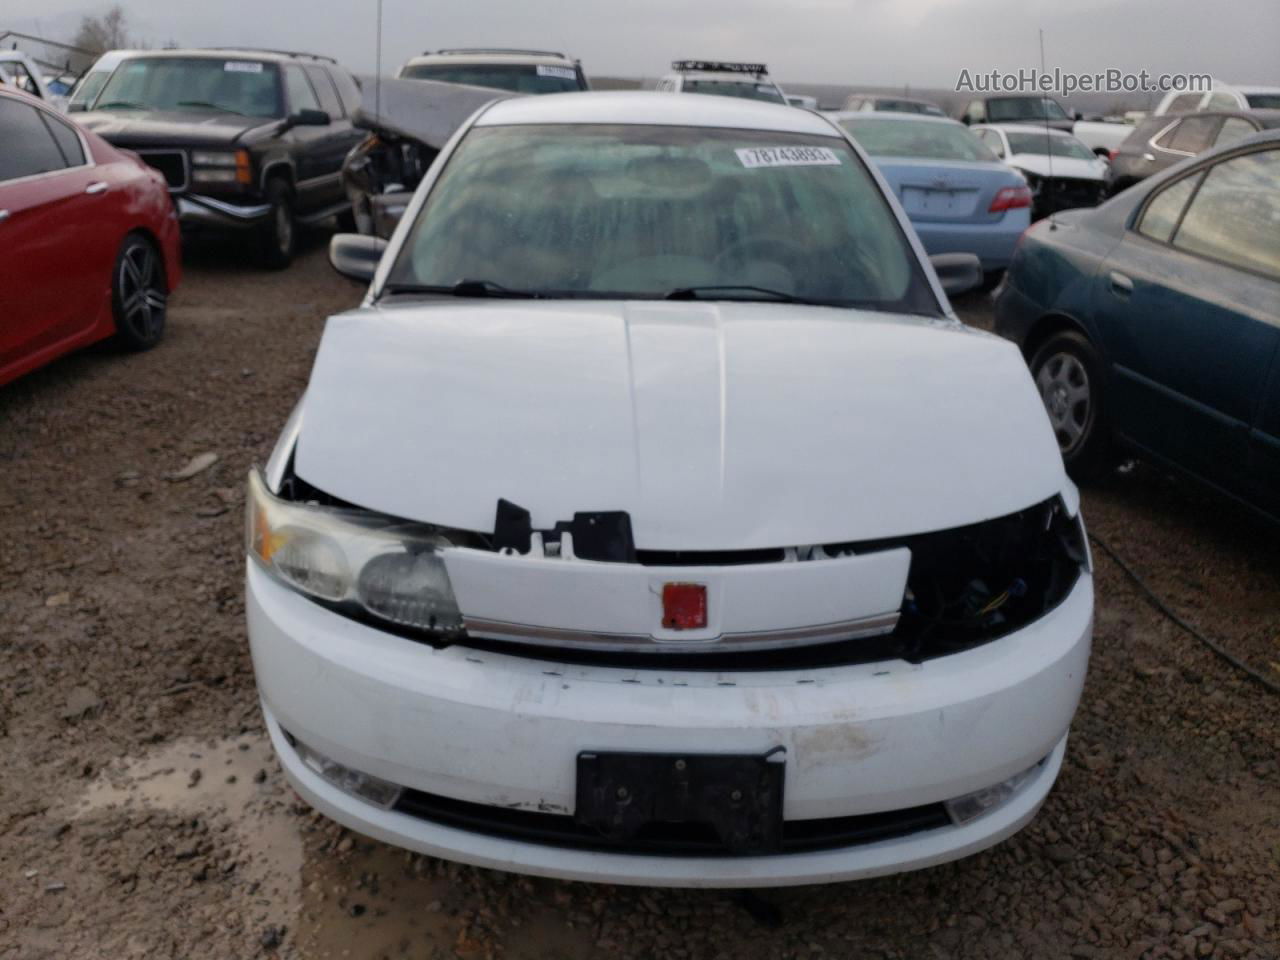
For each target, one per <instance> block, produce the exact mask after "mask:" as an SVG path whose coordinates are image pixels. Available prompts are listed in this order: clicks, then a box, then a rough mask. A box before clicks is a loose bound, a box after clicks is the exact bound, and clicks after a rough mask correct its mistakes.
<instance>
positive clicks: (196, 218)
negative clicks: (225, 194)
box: [173, 193, 271, 230]
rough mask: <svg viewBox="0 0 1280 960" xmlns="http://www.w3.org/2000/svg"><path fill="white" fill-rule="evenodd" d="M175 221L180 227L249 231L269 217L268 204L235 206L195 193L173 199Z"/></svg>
mask: <svg viewBox="0 0 1280 960" xmlns="http://www.w3.org/2000/svg"><path fill="white" fill-rule="evenodd" d="M173 201H174V203H175V204H176V206H177V208H178V219H179V220H180V221H181V222H182V225H183V226H203V227H218V228H220V229H227V228H230V229H233V230H235V229H242V230H243V229H248V228H251V227H256V226H257V225H258V224H260V223H262V222H263V221H264V220H266V219H267V217H269V216H270V215H271V204H269V203H254V204H236V203H228V202H227V201H225V200H217V199H215V198H213V197H206V196H202V195H200V194H196V193H187V194H182V195H181V196H175V197H174V198H173Z"/></svg>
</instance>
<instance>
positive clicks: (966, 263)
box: [929, 253, 983, 297]
mask: <svg viewBox="0 0 1280 960" xmlns="http://www.w3.org/2000/svg"><path fill="white" fill-rule="evenodd" d="M929 263H930V264H932V266H933V272H934V273H936V274H937V275H938V282H939V283H941V284H942V289H943V291H944V292H945V293H946V295H947V296H948V297H954V296H956V294H960V293H968V292H969V291H970V290H976V289H977V288H978V287H980V286H982V280H983V274H982V261H981V260H979V259H978V258H977V256H976V255H974V254H972V253H935V254H934V255H933V256H932V257H930V258H929Z"/></svg>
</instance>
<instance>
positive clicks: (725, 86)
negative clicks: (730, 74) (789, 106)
mask: <svg viewBox="0 0 1280 960" xmlns="http://www.w3.org/2000/svg"><path fill="white" fill-rule="evenodd" d="M684 92H685V93H710V94H713V95H715V96H718V97H738V98H740V99H743V100H764V101H767V102H768V103H786V102H787V100H786V98H785V97H784V96H783V95H782V94H781V93H779V92H778V88H777V87H775V86H774V85H773V84H772V83H760V82H758V81H755V80H685V82H684Z"/></svg>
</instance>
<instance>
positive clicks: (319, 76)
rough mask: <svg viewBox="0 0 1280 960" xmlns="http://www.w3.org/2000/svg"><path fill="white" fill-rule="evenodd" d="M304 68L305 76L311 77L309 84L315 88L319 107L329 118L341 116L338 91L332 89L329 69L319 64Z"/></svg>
mask: <svg viewBox="0 0 1280 960" xmlns="http://www.w3.org/2000/svg"><path fill="white" fill-rule="evenodd" d="M304 69H305V70H306V71H307V76H308V77H310V78H311V86H312V87H313V88H314V89H315V92H316V96H318V97H319V98H320V109H321V110H323V111H324V112H325V113H327V114H328V115H329V117H330V119H333V120H336V119H338V118H339V117H341V116H342V114H343V109H342V101H341V100H339V99H338V91H337V90H335V89H333V81H332V80H330V79H329V71H328V70H326V69H325V68H324V67H319V66H315V67H313V66H308V67H305V68H304Z"/></svg>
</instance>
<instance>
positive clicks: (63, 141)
mask: <svg viewBox="0 0 1280 960" xmlns="http://www.w3.org/2000/svg"><path fill="white" fill-rule="evenodd" d="M40 119H41V120H42V121H44V125H45V126H46V127H47V128H48V129H49V133H50V134H51V135H52V136H53V139H54V142H55V143H57V145H58V152H59V153H61V154H62V159H63V160H64V161H66V164H67V166H68V167H80V166H83V165H84V162H85V159H84V147H83V146H82V145H81V143H80V137H79V135H78V134H77V133H76V132H75V131H74V130H72V129H71V126H70V125H69V124H66V123H63V122H62V121H61V120H59V119H58V118H57V117H51V116H50V115H49V114H47V113H43V112H41V113H40Z"/></svg>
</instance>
